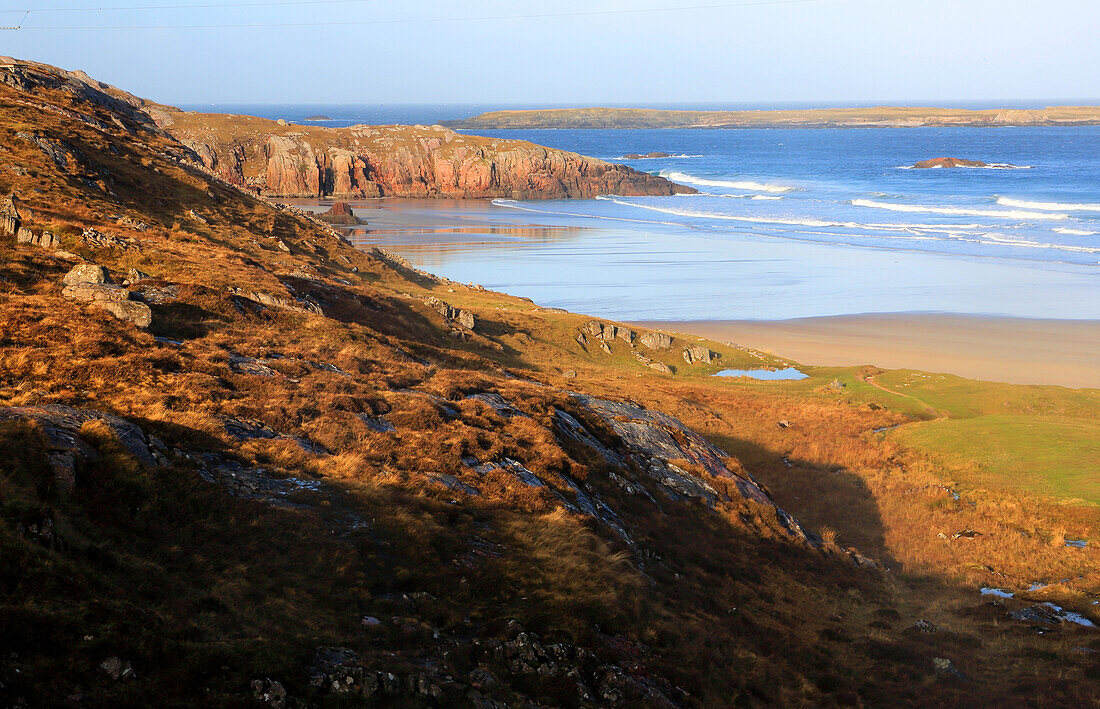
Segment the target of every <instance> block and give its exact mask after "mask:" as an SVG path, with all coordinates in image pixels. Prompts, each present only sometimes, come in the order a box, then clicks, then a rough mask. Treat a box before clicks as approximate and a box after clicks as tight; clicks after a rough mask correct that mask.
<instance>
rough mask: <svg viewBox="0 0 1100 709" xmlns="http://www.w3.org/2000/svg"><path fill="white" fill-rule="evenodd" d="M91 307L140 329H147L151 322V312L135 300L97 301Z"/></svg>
mask: <svg viewBox="0 0 1100 709" xmlns="http://www.w3.org/2000/svg"><path fill="white" fill-rule="evenodd" d="M93 305H94V306H95V307H97V308H101V309H103V310H106V311H107V312H108V313H110V314H111V315H114V316H115V317H116V318H118V319H119V320H126V321H127V322H131V323H133V324H134V325H136V326H137V327H140V328H146V327H149V325H151V324H152V322H153V311H152V310H150V309H149V306H148V305H146V304H145V303H139V302H137V301H136V300H124V301H117V300H99V301H96V302H94V303H93Z"/></svg>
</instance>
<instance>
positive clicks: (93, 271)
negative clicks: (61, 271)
mask: <svg viewBox="0 0 1100 709" xmlns="http://www.w3.org/2000/svg"><path fill="white" fill-rule="evenodd" d="M62 282H63V283H64V284H65V285H67V286H69V285H73V284H74V283H110V282H111V274H110V273H109V272H108V271H107V269H106V268H104V267H103V266H97V265H95V264H91V263H82V264H80V265H79V266H74V267H73V269H72V270H71V271H69V272H68V273H66V274H65V277H64V278H63V279H62Z"/></svg>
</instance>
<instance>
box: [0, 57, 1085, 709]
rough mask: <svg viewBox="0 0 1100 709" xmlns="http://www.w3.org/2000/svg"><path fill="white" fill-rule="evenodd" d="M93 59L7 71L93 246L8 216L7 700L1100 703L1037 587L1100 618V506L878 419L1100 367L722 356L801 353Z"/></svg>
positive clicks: (1068, 404) (0, 602)
mask: <svg viewBox="0 0 1100 709" xmlns="http://www.w3.org/2000/svg"><path fill="white" fill-rule="evenodd" d="M2 69H3V67H0V70H2ZM16 83H18V82H16ZM70 88H75V91H73V90H65V89H64V88H63V85H54V84H51V83H49V82H39V83H37V84H34V85H32V86H30V87H22V88H18V87H13V86H12V84H11V82H8V81H5V82H3V85H0V117H2V119H3V120H2V121H0V195H9V194H14V195H15V198H16V203H17V209H18V211H19V214H20V219H21V223H22V224H23V225H24V228H29V229H30V230H31V231H32V232H33V233H34V234H37V235H40V234H41V233H42V232H43V231H50V232H51V233H53V234H54V235H56V236H57V237H58V238H59V240H60V243H61V248H60V249H59V250H53V249H48V248H42V247H39V246H35V245H30V244H27V243H18V242H17V241H16V239H14V238H12V237H8V236H6V237H3V238H0V564H2V565H3V570H2V573H0V649H2V650H3V652H4V657H5V658H6V659H7V663H6V664H5V665H4V666H3V668H0V698H2V699H3V702H4V703H5V704H8V705H13V706H103V707H108V706H109V707H120V706H149V705H157V706H195V705H203V706H283V705H286V706H357V705H366V706H374V705H377V706H479V707H495V706H593V705H596V706H623V707H626V706H664V707H667V706H684V707H691V706H891V707H893V706H899V705H900V706H927V705H929V704H937V705H941V706H945V707H954V706H958V707H962V706H972V705H974V703H975V702H980V703H982V704H1000V705H1006V706H1025V705H1037V706H1050V705H1059V706H1088V705H1091V704H1095V703H1096V702H1097V701H1100V684H1098V683H1097V681H1096V677H1097V676H1100V652H1096V651H1100V637H1098V636H1097V635H1096V632H1097V631H1096V630H1095V628H1088V627H1085V626H1082V625H1079V624H1075V623H1070V622H1059V621H1058V620H1057V619H1056V618H1052V617H1050V616H1049V613H1048V616H1047V617H1046V620H1045V621H1044V620H1043V619H1042V618H1040V619H1039V620H1031V621H1029V620H1026V618H1028V617H1031V616H1028V615H1026V613H1025V615H1023V616H1021V617H1023V618H1025V620H1017V619H1013V618H1011V617H1009V616H1008V615H1007V614H1008V613H1010V612H1019V611H1022V610H1026V609H1029V608H1033V607H1034V606H1035V605H1036V604H1037V603H1040V602H1042V601H1052V602H1056V603H1058V604H1059V605H1061V606H1064V607H1065V608H1066V609H1068V610H1072V611H1075V612H1078V613H1081V614H1083V616H1084V617H1087V618H1090V619H1092V621H1095V622H1100V614H1098V612H1097V606H1096V605H1095V604H1094V603H1093V601H1094V600H1100V574H1098V573H1097V569H1098V566H1100V554H1098V552H1097V548H1096V544H1090V545H1088V546H1087V547H1085V548H1073V547H1067V546H1065V544H1064V540H1065V539H1067V538H1068V539H1081V538H1088V537H1089V536H1090V535H1091V534H1092V532H1093V530H1094V528H1095V524H1096V508H1095V507H1094V506H1090V505H1084V504H1073V503H1071V504H1066V503H1065V501H1064V500H1059V499H1053V498H1051V497H1049V496H1047V495H1045V494H1039V493H1042V492H1043V491H1039V493H1036V494H1018V493H1016V492H1014V491H1006V490H1005V489H1004V488H1003V487H1001V486H999V485H994V484H989V485H987V486H984V487H981V488H978V487H963V486H962V485H960V483H959V481H960V480H962V476H964V475H966V474H968V473H969V471H971V469H972V467H973V465H974V462H973V461H974V460H978V459H980V457H981V456H980V455H979V454H981V453H982V451H981V450H979V449H974V452H973V453H972V454H969V455H961V457H959V458H958V459H957V460H956V459H953V458H950V459H949V458H943V459H939V458H937V456H936V454H935V453H934V452H930V451H933V450H934V449H933V448H930V449H929V450H925V449H924V448H923V445H924V444H923V443H920V442H914V443H905V442H904V441H903V440H900V439H899V440H895V439H894V438H893V436H892V435H891V434H886V435H884V434H880V433H874V430H875V429H878V428H884V427H889V426H893V425H897V424H906V423H908V422H910V421H912V420H913V419H914V417H917V418H920V419H928V420H930V421H931V423H930V424H925V423H918V424H912V426H911V427H912V430H913V431H920V430H921V428H920V427H922V426H928V425H932V424H940V423H941V422H940V421H932V420H933V419H936V418H937V417H938V416H939V414H940V412H941V411H942V410H944V409H950V410H951V412H952V413H955V414H958V415H959V416H960V418H959V420H960V421H961V420H974V421H982V420H983V418H982V417H984V416H986V413H987V412H989V413H991V412H992V410H993V408H995V407H993V405H992V404H991V403H990V402H995V401H997V400H1003V401H1010V402H1015V403H1013V404H1012V406H1011V407H1010V410H1006V411H1000V412H998V415H1011V416H1014V417H1017V418H1026V417H1028V416H1031V415H1032V413H1031V412H1030V411H1029V410H1027V409H1028V408H1029V407H1030V408H1033V409H1038V408H1039V407H1040V406H1042V407H1044V408H1042V410H1041V411H1037V413H1038V414H1040V415H1041V417H1045V418H1053V417H1073V418H1075V419H1079V420H1092V419H1090V418H1089V417H1092V416H1094V412H1095V410H1096V407H1095V399H1094V398H1091V397H1092V396H1093V395H1092V394H1091V393H1088V392H1077V393H1074V392H1069V393H1064V392H1065V390H1058V389H1055V388H1047V387H1043V388H1018V387H1004V388H991V387H992V385H982V384H980V383H968V382H965V381H964V380H958V381H957V382H956V381H954V380H951V382H947V381H945V383H944V384H942V385H939V387H925V388H926V389H928V391H924V390H921V391H920V392H919V396H918V397H916V398H908V397H898V396H897V395H895V394H891V393H890V392H888V391H884V390H882V389H878V388H876V387H874V386H873V385H872V383H884V382H885V383H893V384H896V385H897V386H900V385H901V384H902V383H904V382H903V381H901V380H899V381H896V382H895V381H893V380H890V377H895V376H896V377H905V376H916V375H915V374H913V373H879V374H874V375H872V376H870V377H869V376H868V374H869V373H868V372H864V371H862V370H826V369H811V370H808V371H809V372H810V374H811V377H810V378H809V379H807V380H805V381H803V382H794V383H782V382H777V383H747V382H744V381H735V380H727V379H719V378H714V377H711V376H710V375H711V374H712V373H714V372H715V371H716V370H718V369H720V368H721V367H723V366H741V365H744V366H754V365H760V364H767V365H778V364H780V362H779V361H778V360H774V359H770V358H766V357H765V358H761V357H760V356H758V355H756V354H754V353H752V352H748V351H745V350H740V349H737V348H733V347H728V346H725V345H719V344H717V343H709V342H705V341H696V340H691V341H686V340H685V341H681V340H679V339H677V340H674V341H673V342H672V346H671V347H670V348H668V349H660V348H657V347H648V346H646V345H643V344H641V337H642V335H644V334H647V333H645V332H642V331H639V332H635V333H633V335H634V340H633V342H630V341H629V340H630V339H631V338H630V337H629V335H627V334H626V333H621V334H611V335H609V336H607V337H605V338H604V339H600V337H599V336H597V335H596V334H595V330H599V331H601V332H603V333H604V334H605V335H607V333H609V332H611V331H610V329H609V328H611V327H612V326H613V325H615V324H613V323H608V322H606V321H603V322H599V323H597V324H598V327H596V328H594V327H593V326H592V324H591V318H587V317H583V316H580V315H574V314H569V313H560V312H553V311H548V310H544V309H541V308H539V307H538V306H537V305H535V304H533V303H531V302H530V301H527V300H524V299H519V298H514V297H510V296H507V295H505V294H499V293H492V292H488V291H484V290H482V289H479V288H477V287H475V286H468V285H464V284H458V283H452V282H447V281H443V280H440V279H436V278H434V277H432V276H430V275H429V274H424V273H420V272H417V271H414V270H412V269H410V268H408V267H407V266H405V265H404V264H402V263H400V262H399V261H397V260H395V259H393V258H392V257H389V256H387V255H386V254H384V253H382V252H377V251H375V252H370V253H365V252H361V251H357V250H356V249H354V248H352V247H351V246H350V245H349V244H347V243H345V242H344V241H343V240H342V239H340V238H339V237H338V235H337V234H336V233H335V232H333V231H332V230H330V229H329V228H328V227H326V226H324V225H322V224H320V223H318V222H316V221H314V220H313V219H312V218H310V217H309V216H308V215H306V214H304V213H302V212H299V211H297V210H294V209H289V208H284V207H279V206H277V205H273V204H270V203H268V202H265V201H263V200H259V199H257V198H255V197H253V196H251V195H249V194H246V193H244V192H241V191H239V190H237V189H236V188H234V187H232V186H229V185H227V184H225V183H223V182H220V181H219V180H217V179H216V178H214V177H212V176H211V175H210V174H209V173H207V172H205V171H203V170H200V169H198V168H197V167H196V166H194V165H193V164H191V163H190V162H189V161H188V156H187V153H186V151H185V150H184V149H183V148H182V147H181V146H180V145H179V143H177V142H176V140H175V139H174V138H172V137H171V136H169V135H167V134H165V133H163V132H161V131H160V130H158V129H156V128H155V127H153V126H152V125H151V124H147V123H146V122H143V121H141V120H140V116H132V115H129V114H126V113H125V112H120V110H119V109H118V108H117V107H115V106H113V105H110V104H105V103H102V102H101V101H100V100H99V99H97V95H96V92H95V90H94V87H92V90H89V91H85V90H84V89H81V88H80V86H76V87H72V86H70ZM92 264H95V265H101V266H104V267H106V268H107V269H109V272H110V276H111V278H112V280H114V281H115V283H116V284H117V285H118V289H117V290H115V289H111V288H109V287H106V286H104V287H103V290H101V291H97V292H102V293H109V294H110V297H112V298H123V297H124V301H120V302H127V303H138V304H141V305H145V306H147V307H148V310H149V313H150V314H151V318H152V322H151V324H150V325H149V326H148V327H147V328H142V327H138V326H136V325H135V324H133V323H131V322H128V321H126V320H123V319H119V318H116V317H114V316H112V315H111V314H109V313H108V312H107V311H105V310H104V309H103V308H102V307H97V306H96V304H95V303H85V302H83V301H81V300H78V299H76V298H74V297H72V292H71V291H66V290H64V289H63V285H62V279H63V278H64V277H65V276H66V274H68V273H69V272H70V271H71V270H72V269H73V268H74V267H75V266H78V265H85V266H87V265H92ZM131 269H135V271H136V272H135V271H131ZM432 299H436V300H432ZM440 301H441V302H440ZM470 316H472V317H473V319H471V318H470ZM464 323H472V324H473V326H472V327H470V326H468V325H467V324H464ZM601 343H602V344H601ZM603 345H606V349H608V350H610V352H606V351H605V349H604V347H603ZM695 345H698V346H700V347H701V348H703V349H704V350H706V351H708V352H709V353H716V354H719V355H721V357H720V358H719V359H717V361H714V362H712V363H710V364H688V363H686V362H685V360H684V358H683V356H682V352H683V349H684V348H685V347H690V346H695ZM708 356H710V355H708ZM647 360H648V361H647ZM653 363H662V364H665V365H666V366H668V367H669V368H670V370H671V371H669V372H667V373H663V372H660V371H657V370H656V369H654V368H653V367H652V366H651V365H652V364H653ZM834 379H837V380H839V381H840V383H844V384H846V385H847V386H844V387H839V386H834V385H832V382H833V380H834ZM884 385H885V384H884ZM922 386H923V385H922ZM916 389H917V387H913V388H912V389H911V390H907V391H910V393H913V392H916ZM937 397H939V398H937ZM917 399H919V400H920V401H917ZM922 402H927V405H926V404H925V403H922ZM872 404H873V406H872ZM1013 407H1014V408H1013ZM929 408H931V409H933V410H934V411H929ZM964 414H965V415H968V416H970V418H969V419H963V418H961V417H962V416H963V415H964ZM954 420H955V419H948V421H954ZM1044 420H1045V419H1044ZM1059 420H1061V419H1059ZM780 422H783V425H780ZM909 429H910V426H905V427H903V428H901V429H898V431H908V430H909ZM1086 438H1087V436H1082V438H1081V441H1082V445H1085V444H1086V443H1087V440H1086ZM715 446H717V448H716V447H715ZM953 446H954V447H953V448H952V451H954V452H955V453H959V452H960V451H963V452H965V451H966V449H965V448H964V447H963V446H962V445H959V444H953ZM66 456H68V457H66ZM66 461H68V462H69V463H71V466H70V467H67V466H68V463H66ZM1048 463H1049V465H1050V467H1049V470H1054V469H1055V466H1056V465H1069V464H1070V461H1069V460H1068V459H1067V460H1061V459H1059V460H1051V461H1048ZM1048 463H1043V464H1044V465H1046V464H1048ZM952 491H955V492H958V493H959V495H958V497H957V498H956V497H955V496H953V494H952ZM777 504H778V506H777ZM791 515H793V517H792V516H791ZM965 530H972V531H974V532H975V533H976V534H974V535H963V536H960V537H958V538H953V535H955V534H956V533H957V532H962V531H965ZM941 534H942V536H940V535H941ZM1062 579H1068V581H1065V582H1062ZM1035 581H1043V582H1052V585H1050V586H1049V587H1047V588H1042V589H1036V590H1032V591H1028V590H1027V589H1028V588H1029V587H1030V586H1031V584H1032V583H1033V582H1035ZM980 586H997V587H1002V588H1006V589H1009V590H1011V591H1014V592H1016V593H1017V596H1016V597H1015V598H1012V599H993V598H991V597H985V596H982V595H980V594H979V592H978V588H979V587H980ZM1032 612H1037V611H1032ZM1036 627H1037V628H1039V629H1041V630H1042V633H1039V632H1037V631H1036V630H1035V628H1036ZM284 695H286V697H285V698H284Z"/></svg>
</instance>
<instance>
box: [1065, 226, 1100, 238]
mask: <svg viewBox="0 0 1100 709" xmlns="http://www.w3.org/2000/svg"><path fill="white" fill-rule="evenodd" d="M1054 231H1056V232H1057V233H1059V234H1069V235H1071V236H1096V235H1097V234H1100V231H1085V230H1084V229H1069V228H1067V227H1054Z"/></svg>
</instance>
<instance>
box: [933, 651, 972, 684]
mask: <svg viewBox="0 0 1100 709" xmlns="http://www.w3.org/2000/svg"><path fill="white" fill-rule="evenodd" d="M932 669H933V670H935V672H936V675H937V676H938V677H941V678H944V679H952V680H960V681H966V676H965V675H963V673H962V672H959V670H958V669H956V668H955V663H954V662H952V661H951V660H949V659H947V658H946V657H934V658H932Z"/></svg>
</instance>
